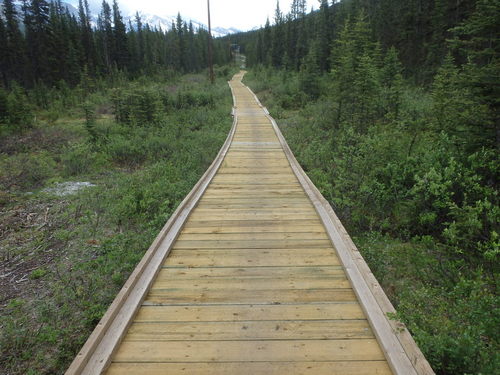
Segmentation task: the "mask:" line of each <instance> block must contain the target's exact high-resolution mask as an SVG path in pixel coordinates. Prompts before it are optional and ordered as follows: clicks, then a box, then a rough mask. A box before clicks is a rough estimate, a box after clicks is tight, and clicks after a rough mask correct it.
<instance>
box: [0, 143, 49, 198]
mask: <svg viewBox="0 0 500 375" xmlns="http://www.w3.org/2000/svg"><path fill="white" fill-rule="evenodd" d="M56 174H57V171H56V162H55V160H54V159H53V157H52V155H50V154H49V153H47V152H40V153H23V154H16V155H13V156H9V157H5V158H3V159H0V185H3V186H4V187H5V188H8V189H13V190H17V189H22V190H26V189H36V188H38V187H40V186H43V184H44V183H45V181H46V180H48V179H49V178H51V177H54V176H56Z"/></svg>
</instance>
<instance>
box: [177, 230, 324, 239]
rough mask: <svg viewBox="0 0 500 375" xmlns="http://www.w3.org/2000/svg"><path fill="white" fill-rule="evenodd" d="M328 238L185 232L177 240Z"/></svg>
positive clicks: (314, 234) (320, 234)
mask: <svg viewBox="0 0 500 375" xmlns="http://www.w3.org/2000/svg"><path fill="white" fill-rule="evenodd" d="M263 240H274V241H276V240H278V241H285V240H328V236H327V235H326V232H312V233H307V232H305V233H300V232H299V233H284V232H281V233H206V234H204V233H185V232H184V231H183V232H182V234H181V235H180V236H179V238H178V239H177V241H263Z"/></svg>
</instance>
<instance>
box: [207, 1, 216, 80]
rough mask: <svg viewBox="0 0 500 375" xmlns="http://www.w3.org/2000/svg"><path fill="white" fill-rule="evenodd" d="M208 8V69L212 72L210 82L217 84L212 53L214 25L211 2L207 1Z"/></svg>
mask: <svg viewBox="0 0 500 375" xmlns="http://www.w3.org/2000/svg"><path fill="white" fill-rule="evenodd" d="M207 7H208V69H209V71H210V82H212V84H214V83H215V75H214V62H213V52H212V25H211V21H210V0H207Z"/></svg>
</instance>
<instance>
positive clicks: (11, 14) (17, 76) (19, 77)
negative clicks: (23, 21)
mask: <svg viewBox="0 0 500 375" xmlns="http://www.w3.org/2000/svg"><path fill="white" fill-rule="evenodd" d="M3 14H4V17H5V52H4V54H3V59H4V63H5V68H4V69H5V70H3V76H4V77H3V78H4V81H5V83H6V85H8V81H10V80H15V81H18V82H20V83H22V82H23V80H24V66H25V64H26V59H25V54H24V48H25V43H24V38H23V36H22V34H21V30H20V28H19V14H18V13H17V11H16V8H15V6H14V3H13V1H12V0H4V3H3Z"/></svg>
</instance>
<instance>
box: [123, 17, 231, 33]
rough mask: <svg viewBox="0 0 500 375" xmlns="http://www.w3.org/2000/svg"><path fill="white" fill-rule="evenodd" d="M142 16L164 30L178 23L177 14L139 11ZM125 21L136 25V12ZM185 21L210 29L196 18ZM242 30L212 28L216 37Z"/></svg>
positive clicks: (145, 21)
mask: <svg viewBox="0 0 500 375" xmlns="http://www.w3.org/2000/svg"><path fill="white" fill-rule="evenodd" d="M139 14H140V16H141V21H142V23H143V24H146V23H148V24H149V26H151V27H155V26H156V27H161V29H162V30H170V29H171V28H172V23H174V24H176V23H177V16H168V15H167V16H158V15H155V14H148V13H139ZM123 19H124V21H125V23H126V24H127V25H128V23H129V21H130V22H131V24H132V26H135V13H133V14H129V15H127V16H124V17H123ZM183 21H184V22H187V23H188V24H189V22H192V23H193V27H194V29H195V30H197V29H205V30H207V29H208V26H207V25H205V24H204V23H201V22H199V21H196V20H189V19H184V20H183ZM239 32H241V30H238V29H236V28H234V27H231V28H229V29H226V28H224V27H214V28H212V36H213V37H214V38H218V37H222V36H226V35H229V34H236V33H239Z"/></svg>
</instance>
